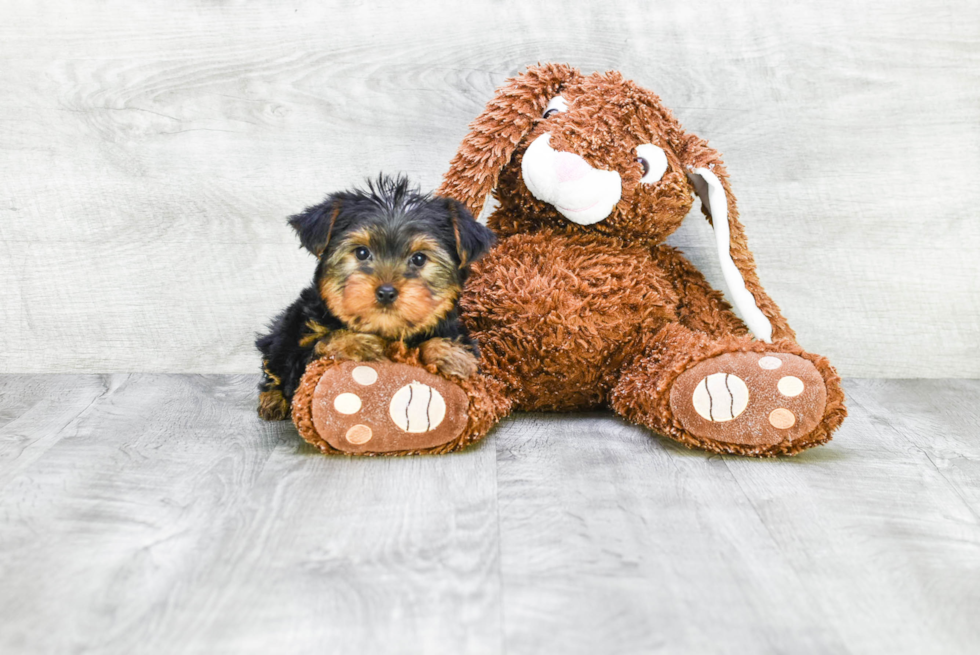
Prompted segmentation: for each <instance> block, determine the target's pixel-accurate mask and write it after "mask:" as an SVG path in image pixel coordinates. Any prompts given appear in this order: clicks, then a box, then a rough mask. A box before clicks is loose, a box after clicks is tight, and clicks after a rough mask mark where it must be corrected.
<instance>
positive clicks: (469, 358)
mask: <svg viewBox="0 0 980 655" xmlns="http://www.w3.org/2000/svg"><path fill="white" fill-rule="evenodd" d="M419 354H420V355H421V357H422V362H423V363H424V364H427V365H428V364H434V365H435V367H436V368H437V369H439V372H440V373H442V374H443V375H455V376H456V377H460V378H468V377H470V376H471V375H474V374H476V371H477V363H476V356H475V355H474V354H473V351H472V350H470V349H469V348H468V347H466V346H464V345H462V344H460V343H457V342H455V341H450V340H449V339H429V340H428V341H426V342H425V343H423V344H422V345H421V346H420V347H419Z"/></svg>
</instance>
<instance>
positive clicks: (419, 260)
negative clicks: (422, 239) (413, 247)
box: [412, 252, 429, 268]
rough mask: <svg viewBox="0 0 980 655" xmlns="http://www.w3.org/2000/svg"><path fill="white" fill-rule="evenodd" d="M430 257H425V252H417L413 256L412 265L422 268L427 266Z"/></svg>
mask: <svg viewBox="0 0 980 655" xmlns="http://www.w3.org/2000/svg"><path fill="white" fill-rule="evenodd" d="M428 259H429V258H428V257H426V256H425V253H424V252H417V253H415V254H414V255H412V265H413V266H418V267H420V268H421V267H422V266H425V262H426V261H428Z"/></svg>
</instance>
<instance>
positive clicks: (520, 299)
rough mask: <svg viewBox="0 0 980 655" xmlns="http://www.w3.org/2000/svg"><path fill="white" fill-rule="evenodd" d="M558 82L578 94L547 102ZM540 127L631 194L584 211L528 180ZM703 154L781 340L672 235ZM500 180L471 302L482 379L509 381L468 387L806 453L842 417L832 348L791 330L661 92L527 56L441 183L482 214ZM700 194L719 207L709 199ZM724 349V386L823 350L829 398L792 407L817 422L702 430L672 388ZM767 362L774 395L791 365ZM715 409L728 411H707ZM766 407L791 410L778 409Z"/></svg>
mask: <svg viewBox="0 0 980 655" xmlns="http://www.w3.org/2000/svg"><path fill="white" fill-rule="evenodd" d="M559 95H560V96H561V98H562V99H563V100H564V102H565V103H566V105H567V107H566V108H565V110H564V111H559V110H554V111H551V112H548V114H547V116H545V110H546V108H547V107H548V106H549V102H553V99H554V98H555V97H556V96H559ZM545 134H548V135H550V137H549V138H550V147H551V148H552V149H553V150H555V151H557V152H559V153H569V155H561V156H564V157H566V158H569V157H571V155H574V156H576V157H574V158H572V159H574V161H579V160H580V159H582V160H585V162H586V163H587V164H588V165H589V166H591V167H592V168H594V169H597V170H600V171H615V172H616V173H618V175H619V176H620V179H621V197H620V199H619V200H618V202H616V203H615V205H614V206H613V208H612V210H611V211H610V213H609V214H608V215H607V216H606V217H605V218H604V219H603V220H600V221H598V222H595V223H593V224H587V225H583V224H578V223H576V222H573V221H571V220H569V219H568V218H566V214H567V213H568V212H562V211H559V209H558V208H557V207H556V206H555V205H552V204H550V203H549V202H545V201H542V200H541V199H539V197H537V196H536V195H535V193H534V192H532V191H531V190H530V189H529V188H528V185H527V181H526V180H525V179H524V178H525V173H524V171H523V169H522V163H523V159H524V157H525V155H526V153H527V151H528V148H529V147H530V145H531V144H532V143H534V142H535V141H536V140H537V139H538V138H539V137H542V136H543V135H545ZM641 144H654V145H655V146H656V147H657V148H659V149H660V150H662V151H663V154H664V156H665V158H666V170H665V171H664V173H663V175H662V177H661V178H660V179H659V180H658V181H656V182H655V183H647V182H645V181H643V179H645V178H644V175H645V174H646V171H647V169H648V162H646V161H642V162H641V161H638V155H637V147H638V146H640V145H641ZM577 165H578V164H577ZM697 170H707V171H711V172H712V173H713V174H714V176H716V178H717V180H719V181H720V184H721V186H722V187H723V190H724V196H725V200H726V203H727V210H728V211H727V216H728V225H729V228H730V247H729V249H730V254H731V259H732V261H733V262H734V264H735V266H736V267H737V269H738V271H739V272H740V273H741V276H742V278H743V280H744V286H745V288H746V289H747V291H748V292H749V293H750V294H751V298H752V299H754V301H755V305H756V306H757V307H758V308H759V310H761V312H762V314H763V315H764V316H765V318H766V319H768V323H769V324H770V325H771V337H772V342H771V343H766V342H764V341H754V340H753V339H752V338H751V337H750V336H749V331H748V329H747V328H746V325H745V323H743V321H742V320H740V319H739V318H738V317H737V316H736V315H735V314H734V313H733V311H732V308H731V306H730V305H729V304H728V302H727V301H726V300H725V299H724V297H723V296H722V295H721V294H720V293H719V292H718V291H716V290H714V289H712V288H711V286H710V285H709V284H708V283H707V281H706V280H705V278H704V277H703V276H702V275H701V273H699V272H698V271H697V269H695V268H694V267H693V266H692V265H691V264H690V263H689V262H688V261H687V260H686V259H684V257H683V256H682V255H681V254H680V252H679V251H677V250H676V249H674V248H671V247H669V246H666V245H663V241H664V239H665V238H666V237H667V236H668V235H669V234H671V233H672V232H673V231H674V230H676V229H677V227H678V226H679V225H680V223H681V221H682V220H683V219H684V217H685V216H686V215H687V213H688V211H689V210H690V208H691V206H692V203H693V200H692V197H693V195H694V193H695V191H696V190H697V189H696V188H695V183H694V181H695V179H696V178H695V177H692V172H694V171H697ZM709 175H710V174H709ZM491 192H493V195H494V196H495V198H496V199H497V201H498V202H499V207H498V208H497V209H496V211H495V212H494V213H493V214H492V215H491V216H490V218H489V220H488V225H489V227H490V228H491V229H493V230H494V231H495V232H496V233H497V235H498V238H499V241H498V245H497V246H496V247H495V248H494V249H493V250H492V251H491V252H490V253H489V254H488V255H487V256H486V257H485V258H484V259H483V260H482V261H481V262H479V263H478V264H476V265H475V266H474V268H473V275H472V277H471V279H470V283H469V285H468V286H467V288H466V290H465V291H464V295H463V298H462V301H461V309H462V313H463V321H464V323H465V324H466V325H467V326H468V327H469V329H470V330H471V332H472V334H473V335H474V336H475V337H476V338H477V339H478V340H479V341H480V343H481V345H482V351H483V362H482V364H481V368H482V371H483V377H484V378H485V379H486V380H487V381H488V385H487V386H486V387H485V390H486V391H487V393H499V394H500V395H499V396H496V397H491V398H489V399H476V398H474V397H473V396H471V403H472V402H477V401H478V400H479V402H488V403H489V404H490V405H492V406H494V407H508V408H510V409H514V410H551V411H568V410H576V409H586V408H594V407H609V408H611V409H613V410H614V411H616V412H618V413H619V414H621V415H622V416H624V417H626V418H627V419H629V420H631V421H635V422H638V423H641V424H643V425H646V426H648V427H650V428H652V429H654V430H656V431H658V432H660V433H661V434H664V435H666V436H668V437H670V438H672V439H675V440H677V441H679V442H681V443H684V444H686V445H688V446H696V447H699V448H704V449H707V450H711V451H716V452H725V453H738V454H742V455H752V456H772V455H778V454H794V453H797V452H799V451H801V450H804V449H806V448H809V447H811V446H814V445H817V444H820V443H824V442H826V441H827V440H829V439H830V437H831V433H832V432H833V431H834V430H835V429H836V428H837V427H838V426H839V425H840V423H841V421H842V420H843V418H844V416H845V414H846V411H845V409H844V403H843V400H844V397H843V393H842V392H841V390H840V380H839V378H838V376H837V374H836V372H835V371H834V369H833V368H832V367H831V366H830V364H829V362H828V361H827V360H826V359H825V358H823V357H820V356H817V355H812V354H809V353H807V352H805V351H804V350H802V349H801V348H800V347H799V346H798V345H797V344H796V343H795V341H794V339H795V334H794V332H793V330H792V329H791V328H790V327H789V325H788V324H787V322H786V319H785V318H784V317H783V316H782V314H781V313H780V311H779V308H778V307H777V306H776V304H775V303H774V302H773V301H772V300H771V299H770V298H769V296H768V295H767V294H766V292H765V290H764V289H763V288H762V285H761V284H760V282H759V278H758V275H757V274H756V270H755V261H754V259H753V256H752V253H751V251H750V250H749V248H748V242H747V239H746V237H745V231H744V228H743V226H742V224H741V222H740V221H739V220H738V209H737V206H736V202H735V196H734V194H733V193H732V190H731V186H730V183H729V179H728V173H727V171H726V170H725V166H724V163H723V162H722V160H721V157H720V156H719V154H718V153H717V152H715V151H714V150H712V149H711V148H710V147H709V146H708V144H707V143H706V142H705V141H704V140H703V139H701V138H699V137H697V136H695V135H691V134H688V133H686V132H685V131H684V130H683V129H682V128H681V126H680V124H679V123H678V122H677V120H676V119H675V118H674V116H673V114H672V113H671V112H670V110H668V109H667V108H665V107H664V106H663V105H662V104H661V102H660V99H659V98H658V97H657V96H656V95H654V94H653V93H651V92H650V91H647V90H645V89H643V88H641V87H639V86H637V85H636V84H634V83H633V82H631V81H628V80H625V79H623V77H622V76H621V75H620V74H619V73H615V72H611V73H605V74H594V75H589V76H584V75H582V74H581V73H579V72H578V71H577V70H575V69H573V68H570V67H567V66H562V65H554V64H547V65H539V66H535V67H531V68H529V69H528V70H527V71H526V72H524V73H523V74H521V75H519V76H518V77H516V78H514V79H512V80H510V81H509V82H507V83H506V84H505V85H504V86H502V87H501V88H500V89H498V90H497V92H496V94H495V95H494V97H493V99H492V100H491V101H490V102H489V103H488V105H487V108H486V110H485V111H484V113H483V114H482V115H481V116H480V117H478V118H477V119H476V121H474V122H473V123H472V124H471V130H470V133H469V134H468V135H467V136H466V138H465V139H464V140H463V143H462V144H461V146H460V148H459V151H458V153H457V154H456V156H455V157H454V159H453V160H452V163H451V165H450V170H449V172H448V173H447V174H446V177H445V180H444V182H443V185H442V186H441V187H440V189H439V190H438V193H439V194H440V195H443V196H448V197H454V198H456V199H458V200H460V201H461V202H462V203H464V204H465V205H466V206H467V207H468V208H469V210H470V211H471V212H473V213H474V215H475V214H477V213H478V212H479V211H480V210H481V208H482V207H483V205H484V201H485V200H486V199H487V196H488V195H489V194H490V193H491ZM712 197H714V196H712ZM703 199H704V197H703ZM703 206H704V212H705V215H706V216H707V218H708V220H709V221H710V220H712V217H711V213H710V207H709V204H708V203H707V202H704V203H703ZM726 353H727V354H732V356H731V357H728V358H727V359H719V360H718V361H719V362H722V361H725V362H733V361H734V362H735V365H734V368H731V367H730V368H731V370H727V369H726V370H719V373H720V374H723V375H724V376H725V377H724V382H725V384H726V386H727V385H728V381H729V380H730V378H729V377H728V376H729V375H732V376H739V375H740V376H741V377H743V378H745V379H750V378H751V377H752V375H755V374H758V373H759V369H760V367H761V369H768V368H771V367H772V366H775V367H779V366H780V365H782V364H786V366H787V369H785V370H788V369H789V368H790V365H791V364H792V365H793V366H797V367H805V368H806V370H810V368H809V367H810V366H811V365H812V367H813V368H815V369H816V371H817V372H818V374H819V376H818V377H815V378H814V379H817V380H819V379H822V380H823V385H824V387H825V394H824V393H823V392H824V390H823V389H821V390H820V391H821V394H823V395H820V396H819V397H820V398H825V402H824V401H821V404H822V406H816V405H810V406H802V409H797V410H796V411H797V414H799V415H798V416H794V415H792V414H790V415H791V416H793V419H794V420H795V421H797V422H798V423H799V424H800V425H803V424H805V423H806V420H810V421H811V423H815V424H816V427H814V428H813V429H811V430H809V431H808V432H806V433H805V434H802V435H800V434H796V435H795V436H791V433H790V432H787V436H786V437H785V438H783V439H781V440H779V441H778V442H776V443H772V442H771V441H770V442H766V441H765V440H764V439H763V438H762V436H759V435H756V434H755V432H754V430H756V428H754V427H752V426H749V425H745V424H744V421H743V422H742V423H740V422H739V420H734V419H733V420H731V421H730V423H729V424H728V425H730V426H731V427H730V431H731V436H730V438H711V437H707V436H705V434H704V431H703V430H698V429H697V427H696V425H697V421H699V420H701V419H699V418H698V417H697V416H696V415H695V414H694V404H696V403H694V401H693V400H692V399H691V398H686V399H681V400H680V401H676V400H675V401H673V402H680V403H682V404H683V403H687V405H689V406H690V407H679V406H677V405H675V404H673V403H672V401H671V397H670V396H671V394H670V390H671V387H672V385H673V383H674V382H675V381H676V380H677V378H678V377H679V376H680V375H681V374H682V373H683V372H684V371H686V370H689V369H691V368H692V367H693V366H694V365H696V364H698V363H700V362H704V361H707V360H710V359H711V358H713V357H719V356H720V355H723V354H726ZM763 359H764V360H765V361H762V360H763ZM803 360H805V361H803ZM774 361H775V363H773V362H774ZM807 362H809V363H807ZM720 365H721V364H719V366H720ZM772 376H773V377H772V387H773V388H772V389H771V390H770V389H761V388H752V389H749V390H748V395H749V400H748V401H749V402H762V399H763V398H769V397H770V396H771V397H772V398H775V399H776V400H774V401H773V402H775V403H776V405H778V404H779V402H780V400H779V399H780V398H781V396H780V395H779V394H777V393H776V392H775V384H776V382H777V380H779V381H781V378H780V377H779V376H780V374H779V373H778V372H775V373H772ZM794 379H795V378H794ZM797 382H799V380H797ZM766 384H768V383H766ZM706 388H707V387H706ZM733 388H734V387H733ZM784 388H790V387H783V386H780V390H781V392H782V390H783V389H784ZM728 391H730V390H727V391H726V393H728ZM808 391H809V389H808ZM796 393H797V394H798V393H799V392H798V391H797V392H796ZM715 395H717V394H715ZM736 395H737V392H736V391H731V398H728V396H726V398H728V400H726V401H725V402H730V405H731V411H730V413H731V414H736V413H737V412H736V410H735V406H736V400H735V399H734V398H735V396H736ZM783 395H784V396H786V397H787V400H786V402H787V403H789V402H790V400H792V398H791V397H790V396H787V394H785V393H784V394H783ZM794 395H795V394H794ZM814 397H816V396H814ZM712 399H713V400H714V401H715V402H717V399H714V396H712ZM767 402H768V401H767ZM692 403H694V404H692ZM774 407H775V405H774ZM699 411H702V410H699ZM711 411H717V409H712V410H711ZM780 411H782V412H784V413H785V412H786V411H787V410H785V409H781V410H780ZM496 414H497V413H496V412H495V413H494V415H496ZM501 415H502V414H501ZM784 416H785V414H784ZM709 420H714V421H721V420H725V419H724V417H723V419H716V417H715V414H709ZM801 421H802V422H801ZM770 422H771V423H772V426H777V424H779V423H780V421H778V420H777V415H776V414H772V418H770ZM487 427H489V426H487ZM765 428H766V430H769V431H770V432H771V431H772V430H771V429H770V427H769V426H765ZM726 429H727V428H726ZM699 432H700V433H699ZM759 434H761V432H760V433H759Z"/></svg>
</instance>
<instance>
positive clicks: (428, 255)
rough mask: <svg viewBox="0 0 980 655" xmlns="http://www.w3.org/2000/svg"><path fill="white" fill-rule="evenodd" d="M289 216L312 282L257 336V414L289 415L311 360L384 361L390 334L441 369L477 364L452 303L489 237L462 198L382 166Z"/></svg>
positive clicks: (461, 370) (457, 372)
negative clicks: (364, 183) (427, 189)
mask: <svg viewBox="0 0 980 655" xmlns="http://www.w3.org/2000/svg"><path fill="white" fill-rule="evenodd" d="M289 224H290V225H291V226H292V227H293V229H295V230H296V233H297V234H298V235H299V239H300V243H301V244H302V247H304V248H306V249H307V250H309V251H310V252H311V253H313V254H314V255H316V257H317V260H318V261H317V266H316V272H315V274H314V276H313V283H312V284H311V285H310V286H309V287H307V288H306V289H304V290H303V292H302V293H300V296H299V298H298V299H297V300H296V301H295V302H294V303H293V304H291V305H290V306H289V307H287V308H286V310H285V311H283V312H282V313H281V314H280V315H279V316H278V317H276V319H275V320H274V321H273V323H272V325H271V327H270V331H269V333H268V334H265V335H263V336H260V337H259V338H258V339H257V340H256V342H255V345H256V347H257V348H258V349H259V351H261V353H262V371H263V378H262V382H261V384H260V385H259V389H260V394H259V416H261V417H262V418H263V419H266V420H270V421H272V420H282V419H285V418H287V417H288V416H289V411H290V403H291V401H292V397H293V393H294V392H295V391H296V387H297V385H298V384H299V381H300V378H301V377H302V375H303V371H304V370H305V369H306V366H307V364H309V362H310V361H311V360H312V359H314V358H319V357H330V358H333V359H347V360H354V361H379V360H384V359H386V357H385V352H386V350H387V347H388V345H389V344H390V343H391V342H394V341H403V342H405V343H406V345H407V346H409V347H413V348H414V347H418V348H419V353H420V356H421V359H422V361H423V362H424V363H425V364H434V365H435V366H436V367H437V368H438V370H439V371H440V372H442V373H443V374H446V375H454V376H459V377H464V378H465V377H468V376H470V375H473V374H474V373H475V372H476V370H477V363H476V356H477V348H476V344H475V343H474V342H473V341H472V340H471V339H470V338H469V336H468V335H467V334H466V331H465V329H464V328H463V326H462V325H461V324H460V322H459V315H458V310H457V302H458V299H459V295H460V291H461V290H462V287H463V284H464V283H465V281H466V277H467V275H468V274H469V267H470V264H472V263H473V262H474V261H475V260H476V259H478V258H479V257H480V256H481V255H483V254H484V253H485V252H487V250H489V249H490V247H491V246H492V245H493V242H494V236H493V233H492V232H491V231H490V230H488V229H487V228H486V227H484V226H482V225H480V224H479V223H477V222H476V221H475V220H474V219H473V216H472V215H471V214H470V213H469V211H467V209H466V207H465V206H464V205H463V204H461V203H459V202H457V201H455V200H450V199H448V198H439V197H433V196H431V195H428V194H422V193H421V192H420V191H419V190H418V189H417V188H414V187H410V186H409V182H408V180H407V179H406V178H404V177H401V176H399V177H397V178H391V177H386V176H384V175H382V176H379V177H378V179H377V180H375V181H369V182H368V187H367V189H366V190H359V189H355V190H353V191H341V192H339V193H334V194H332V195H330V196H328V197H327V199H326V200H325V201H324V202H322V203H321V204H319V205H314V206H313V207H309V208H308V209H307V210H306V211H304V212H302V213H300V214H296V215H295V216H291V217H290V218H289Z"/></svg>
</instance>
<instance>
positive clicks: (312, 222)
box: [289, 196, 342, 257]
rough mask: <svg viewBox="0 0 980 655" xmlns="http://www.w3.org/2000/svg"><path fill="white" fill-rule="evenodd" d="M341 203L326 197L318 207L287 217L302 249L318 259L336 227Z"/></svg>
mask: <svg viewBox="0 0 980 655" xmlns="http://www.w3.org/2000/svg"><path fill="white" fill-rule="evenodd" d="M341 206H342V202H341V200H340V198H337V197H335V196H330V197H328V198H327V199H326V200H325V201H323V202H322V203H320V204H319V205H313V206H312V207H307V208H306V210H305V211H303V212H300V213H299V214H294V215H293V216H290V217H289V224H290V225H291V226H292V228H293V229H294V230H296V234H297V235H298V236H299V241H300V243H301V244H302V245H303V247H304V248H306V249H307V250H309V251H310V252H311V253H313V254H314V255H316V256H317V257H319V256H320V255H322V254H323V252H324V251H325V250H326V249H327V246H328V245H329V244H330V237H331V236H332V235H333V234H334V231H335V229H336V226H337V217H338V216H339V215H340V209H341Z"/></svg>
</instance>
